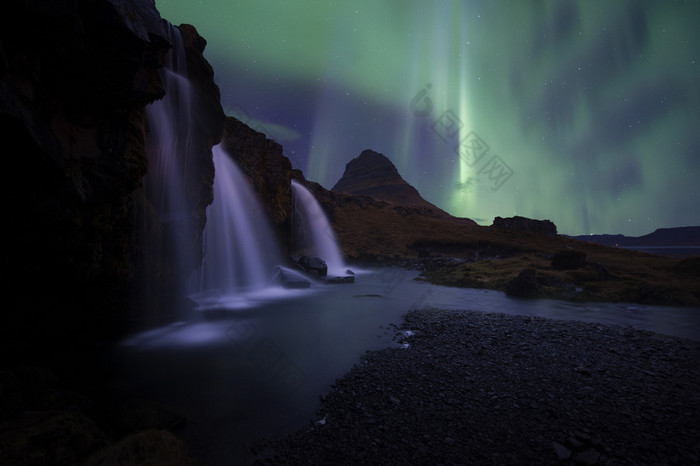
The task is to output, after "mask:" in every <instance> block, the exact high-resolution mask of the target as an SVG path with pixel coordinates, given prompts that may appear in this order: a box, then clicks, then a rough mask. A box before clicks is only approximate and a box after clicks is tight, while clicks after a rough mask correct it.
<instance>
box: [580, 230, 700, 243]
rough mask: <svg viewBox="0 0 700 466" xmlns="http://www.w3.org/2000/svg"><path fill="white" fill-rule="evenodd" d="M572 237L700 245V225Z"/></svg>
mask: <svg viewBox="0 0 700 466" xmlns="http://www.w3.org/2000/svg"><path fill="white" fill-rule="evenodd" d="M571 238H575V239H578V240H581V241H590V242H592V243H598V244H604V245H606V246H619V247H632V246H641V247H664V246H700V226H695V227H678V228H659V229H657V230H656V231H654V232H653V233H649V234H648V235H644V236H625V235H580V236H571Z"/></svg>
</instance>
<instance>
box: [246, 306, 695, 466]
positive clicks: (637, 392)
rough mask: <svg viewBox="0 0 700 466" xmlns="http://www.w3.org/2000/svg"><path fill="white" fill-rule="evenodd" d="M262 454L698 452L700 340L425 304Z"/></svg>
mask: <svg viewBox="0 0 700 466" xmlns="http://www.w3.org/2000/svg"><path fill="white" fill-rule="evenodd" d="M396 332H397V338H398V340H399V342H400V343H402V344H403V346H404V347H402V348H390V349H385V350H382V351H376V352H368V353H366V354H365V355H364V356H363V357H362V358H361V360H360V361H359V362H358V364H356V365H355V367H353V369H352V370H351V371H350V372H349V373H348V374H347V375H345V376H344V377H343V378H341V379H339V380H337V381H336V383H335V384H334V386H333V387H332V389H331V391H330V392H329V393H328V394H327V395H326V396H325V397H323V398H322V402H323V403H322V408H321V409H320V411H319V413H318V416H317V418H316V420H315V421H313V422H311V423H310V424H309V425H308V426H307V427H306V428H304V429H302V430H300V431H298V432H296V433H294V434H292V435H290V436H288V437H287V438H284V439H280V440H275V441H269V442H268V441H265V442H262V443H260V444H258V445H256V446H255V447H254V448H253V449H252V450H251V462H252V463H254V464H445V465H448V464H449V465H452V464H513V465H515V464H518V465H522V464H537V465H544V464H584V465H592V464H630V465H631V464H634V465H640V464H654V465H658V464H679V465H687V464H699V463H700V442H698V439H699V438H700V421H698V419H700V390H698V384H699V383H700V342H696V341H691V340H682V339H677V338H672V337H667V336H663V335H659V334H654V333H651V332H647V331H639V330H634V329H631V328H624V327H614V326H603V325H600V324H591V323H582V322H564V321H554V320H548V319H544V318H537V317H524V316H510V315H504V314H485V313H480V312H468V311H464V312H454V311H442V310H434V309H433V310H420V311H412V312H410V313H409V314H407V315H406V316H405V318H404V321H403V323H402V325H401V327H399V328H396Z"/></svg>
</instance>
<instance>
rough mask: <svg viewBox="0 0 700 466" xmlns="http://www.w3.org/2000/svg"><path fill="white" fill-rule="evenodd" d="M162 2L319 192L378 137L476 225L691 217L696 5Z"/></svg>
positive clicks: (642, 227)
mask: <svg viewBox="0 0 700 466" xmlns="http://www.w3.org/2000/svg"><path fill="white" fill-rule="evenodd" d="M156 5H157V7H158V9H159V11H160V12H161V15H162V16H163V17H164V18H165V19H167V20H169V21H170V22H172V23H174V24H181V23H189V24H193V25H194V26H195V27H196V28H197V30H198V31H199V33H200V34H201V35H202V36H203V37H204V38H206V40H207V42H208V45H207V48H206V51H205V56H206V57H207V59H208V60H209V62H210V63H211V64H212V66H213V67H214V70H215V79H216V81H217V83H218V85H219V87H220V89H221V96H222V105H223V107H224V110H225V111H226V113H227V114H229V115H232V116H236V117H237V118H239V119H241V120H243V121H244V122H246V123H247V124H248V125H249V126H251V127H253V128H254V129H256V130H258V131H262V132H265V133H266V134H267V135H268V136H269V137H271V138H272V139H275V140H276V141H277V142H279V143H280V144H282V145H283V146H284V153H285V155H286V156H287V157H289V158H290V159H291V160H292V164H293V165H294V167H295V168H301V169H302V170H303V171H304V174H305V175H306V177H307V178H308V179H311V180H313V181H317V182H319V183H321V184H322V185H323V186H325V187H326V188H329V189H330V188H331V187H332V186H333V185H334V184H335V183H336V181H337V180H338V179H339V178H340V177H341V176H342V174H343V170H344V168H345V164H346V163H347V162H348V161H349V160H351V159H352V158H353V157H356V156H357V155H359V154H360V152H361V151H362V150H364V149H373V150H376V151H378V152H381V153H383V154H384V155H386V156H387V157H389V158H390V159H391V160H392V161H393V162H394V164H395V165H396V166H397V168H398V170H399V172H400V173H401V174H402V175H403V177H404V178H405V179H406V180H407V181H408V182H409V183H411V184H412V185H413V186H415V187H416V188H417V189H418V190H419V191H420V193H421V194H422V195H423V197H424V198H426V199H427V200H428V201H430V202H432V203H434V204H436V205H438V206H439V207H441V208H443V209H444V210H447V211H448V212H450V213H451V214H453V215H456V216H460V217H469V218H473V219H474V220H476V221H477V222H479V223H480V224H486V225H488V224H491V222H492V220H493V217H494V216H497V215H500V216H512V215H523V216H526V217H532V218H538V219H545V218H546V219H550V220H552V221H554V222H555V223H556V225H557V227H558V229H559V232H560V233H563V234H572V235H578V234H588V233H622V234H626V235H631V236H638V235H643V234H646V233H649V232H652V231H654V230H655V229H656V228H663V227H676V226H688V225H700V203H699V202H698V200H699V199H700V53H698V52H699V51H700V28H698V26H697V25H698V21H699V20H700V3H699V2H698V1H687V2H684V1H642V0H631V1H610V0H602V1H595V0H580V1H565V0H553V1H524V0H513V1H493V0H485V1H448V0H445V1H434V2H433V1H427V0H394V1H379V0H368V1H335V2H331V1H310V0H306V1H290V0H285V1H276V0H249V1H240V2H236V1H232V0H199V1H193V0H156Z"/></svg>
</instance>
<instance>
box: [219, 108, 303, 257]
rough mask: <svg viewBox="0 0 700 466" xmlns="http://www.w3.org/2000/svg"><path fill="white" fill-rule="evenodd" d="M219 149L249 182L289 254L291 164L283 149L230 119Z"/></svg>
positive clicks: (225, 126)
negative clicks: (234, 163) (221, 148)
mask: <svg viewBox="0 0 700 466" xmlns="http://www.w3.org/2000/svg"><path fill="white" fill-rule="evenodd" d="M221 146H222V147H223V149H224V150H225V151H226V152H227V153H228V154H229V155H230V156H231V157H232V158H233V159H234V160H235V161H236V163H237V164H238V166H239V167H240V168H241V170H243V172H244V173H245V175H246V176H247V177H248V179H250V182H251V185H252V187H253V191H254V192H255V194H256V195H257V197H258V199H259V200H260V201H261V203H262V204H263V206H264V208H265V209H266V210H267V213H268V215H269V217H270V219H271V220H272V222H273V224H274V225H275V228H276V230H277V235H278V238H279V240H280V243H281V245H282V248H283V251H284V252H285V253H287V252H289V246H290V241H291V240H290V238H291V230H290V228H291V219H290V215H291V212H292V191H291V185H290V182H291V173H292V164H291V162H290V161H289V159H288V158H287V157H285V156H284V155H283V154H282V146H281V145H279V144H278V143H276V142H275V141H273V140H271V139H268V138H267V137H266V136H265V135H264V134H263V133H259V132H257V131H255V130H253V129H251V128H250V127H248V126H247V125H246V124H244V123H242V122H241V121H239V120H237V119H235V118H233V117H228V118H227V119H226V124H225V125H224V135H223V138H222V139H221Z"/></svg>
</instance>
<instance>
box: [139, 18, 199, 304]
mask: <svg viewBox="0 0 700 466" xmlns="http://www.w3.org/2000/svg"><path fill="white" fill-rule="evenodd" d="M164 23H165V28H166V32H167V35H168V40H169V42H170V43H171V45H172V47H171V49H170V50H169V51H168V54H167V56H166V62H165V65H164V67H163V68H162V69H161V71H160V74H161V81H162V83H163V87H164V89H165V95H164V97H163V98H162V99H160V100H157V101H155V102H153V103H151V104H150V105H148V106H147V107H146V116H147V118H148V126H149V133H148V137H147V140H146V152H147V154H148V172H147V173H146V175H145V176H144V179H143V192H144V196H143V199H137V206H138V210H139V212H140V214H141V218H140V219H138V223H137V225H138V230H137V235H138V238H139V252H138V257H137V264H138V265H137V273H139V274H140V275H141V277H140V279H139V283H140V284H139V285H138V286H141V287H143V289H142V291H141V292H140V296H141V297H142V300H143V303H142V304H143V306H142V307H143V308H144V309H156V308H162V309H173V308H175V307H176V306H173V304H172V302H171V301H169V300H170V299H172V298H174V291H175V290H179V289H181V287H182V285H183V284H184V283H185V281H186V279H187V276H188V275H189V274H190V273H191V271H192V270H193V269H194V267H196V264H197V260H198V250H197V248H196V245H197V244H198V243H197V241H196V230H195V228H194V222H193V219H192V214H191V212H192V211H193V207H192V206H193V200H192V199H189V198H188V197H187V193H188V191H189V190H188V188H187V179H186V176H187V173H188V164H189V163H190V161H191V160H193V157H192V154H191V150H192V148H191V144H190V141H191V139H192V108H193V99H194V93H193V90H192V86H191V84H190V82H189V80H188V77H187V61H186V56H185V47H184V44H183V41H182V36H181V35H180V30H179V29H178V28H176V27H175V26H173V25H172V24H170V23H168V22H164ZM156 312H158V311H156ZM167 312H170V311H167ZM163 317H165V316H163ZM170 317H174V316H172V315H171V316H170Z"/></svg>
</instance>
